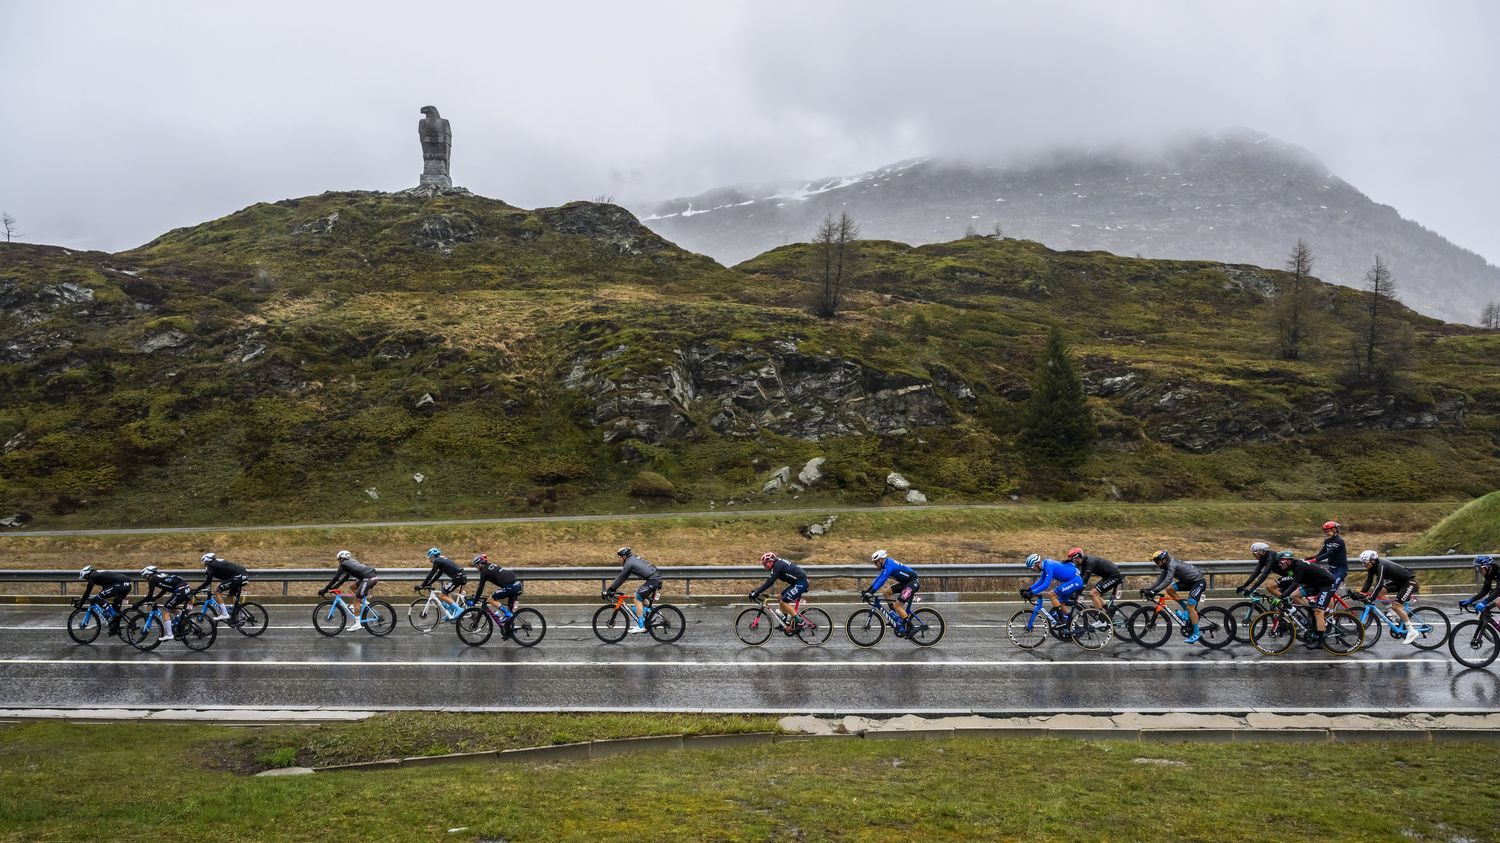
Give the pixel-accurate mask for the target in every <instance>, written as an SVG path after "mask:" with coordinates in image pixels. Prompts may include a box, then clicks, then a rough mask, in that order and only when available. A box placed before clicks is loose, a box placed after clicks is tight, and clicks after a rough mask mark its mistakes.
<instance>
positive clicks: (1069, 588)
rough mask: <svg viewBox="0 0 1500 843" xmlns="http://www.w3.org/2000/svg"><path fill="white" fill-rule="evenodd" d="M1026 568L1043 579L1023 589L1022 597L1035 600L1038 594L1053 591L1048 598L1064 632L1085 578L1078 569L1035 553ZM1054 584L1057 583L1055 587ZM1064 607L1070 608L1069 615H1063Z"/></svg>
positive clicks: (1053, 614)
mask: <svg viewBox="0 0 1500 843" xmlns="http://www.w3.org/2000/svg"><path fill="white" fill-rule="evenodd" d="M1026 568H1027V569H1028V570H1034V571H1038V572H1039V573H1040V574H1041V579H1039V580H1037V581H1036V582H1034V583H1032V584H1031V585H1029V586H1027V587H1026V588H1023V589H1021V596H1022V597H1023V598H1025V599H1027V600H1031V599H1033V598H1035V597H1036V596H1037V595H1038V594H1042V593H1044V592H1046V591H1047V590H1048V589H1052V593H1051V594H1048V595H1047V597H1048V599H1049V600H1051V601H1052V617H1053V618H1054V619H1056V621H1057V624H1058V626H1060V627H1061V628H1062V629H1063V630H1064V632H1066V630H1067V628H1068V618H1069V617H1071V616H1072V614H1073V610H1072V606H1073V601H1074V599H1075V598H1077V597H1078V593H1079V592H1080V591H1083V577H1082V576H1081V575H1080V574H1079V573H1078V569H1077V568H1076V567H1074V566H1073V565H1071V564H1069V563H1067V562H1059V561H1057V560H1056V559H1043V558H1042V557H1041V556H1040V555H1039V554H1036V553H1033V554H1031V555H1030V556H1028V557H1026ZM1053 583H1057V585H1056V586H1053ZM1063 606H1067V607H1068V613H1067V614H1066V615H1065V614H1062V612H1061V609H1062V607H1063Z"/></svg>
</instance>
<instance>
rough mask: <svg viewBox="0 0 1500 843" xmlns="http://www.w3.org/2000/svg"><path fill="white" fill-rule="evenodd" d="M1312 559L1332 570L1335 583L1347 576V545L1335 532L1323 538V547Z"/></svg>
mask: <svg viewBox="0 0 1500 843" xmlns="http://www.w3.org/2000/svg"><path fill="white" fill-rule="evenodd" d="M1313 561H1314V562H1317V563H1319V564H1321V565H1326V566H1327V567H1328V570H1329V571H1331V572H1333V576H1334V582H1335V583H1340V582H1343V581H1344V580H1345V579H1346V578H1347V577H1348V576H1349V547H1348V546H1347V545H1345V544H1344V537H1343V536H1341V535H1338V534H1337V533H1335V534H1334V535H1331V536H1329V537H1328V538H1326V539H1324V540H1323V549H1322V550H1320V551H1318V555H1317V556H1314V557H1313Z"/></svg>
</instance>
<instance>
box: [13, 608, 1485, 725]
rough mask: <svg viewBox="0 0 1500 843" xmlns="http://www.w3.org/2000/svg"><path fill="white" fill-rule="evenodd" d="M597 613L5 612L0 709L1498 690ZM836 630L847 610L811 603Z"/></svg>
mask: <svg viewBox="0 0 1500 843" xmlns="http://www.w3.org/2000/svg"><path fill="white" fill-rule="evenodd" d="M596 605H597V604H595V605H579V604H572V605H542V606H539V608H540V609H541V610H542V611H543V613H544V614H545V615H546V616H547V620H548V624H549V629H548V632H547V637H546V640H545V641H543V642H542V643H541V644H540V645H539V646H537V647H535V648H533V649H530V650H524V649H521V648H519V647H516V646H515V645H513V644H510V643H508V642H502V641H500V639H499V637H498V636H496V638H495V639H494V640H492V641H491V642H490V643H489V644H488V645H486V646H484V647H480V648H471V647H468V646H466V645H464V644H463V643H462V642H461V641H459V640H458V638H457V637H456V636H455V635H454V633H453V630H452V627H450V626H446V625H445V626H443V627H441V628H439V629H438V630H437V631H435V632H434V633H432V634H430V635H421V634H419V633H417V632H415V631H414V630H412V628H411V627H410V626H408V625H407V623H406V620H405V614H404V613H405V609H404V607H402V608H401V609H400V611H401V614H402V618H401V621H400V624H399V625H398V626H397V628H396V631H395V632H394V633H393V634H392V635H390V636H388V637H385V638H375V637H373V636H371V635H369V634H368V633H366V632H364V631H362V630H356V631H345V632H344V633H343V634H342V635H340V636H338V637H336V638H331V639H330V638H324V637H322V636H320V635H318V634H317V633H316V632H315V631H314V630H313V629H312V626H311V611H312V610H311V607H309V606H306V605H301V606H272V607H270V609H271V627H270V629H268V630H267V631H266V633H265V634H264V635H262V636H261V637H259V638H255V639H249V638H244V637H242V636H240V635H239V634H237V633H235V632H233V631H231V630H228V629H221V630H220V636H219V639H218V642H217V643H216V644H215V645H214V647H213V648H212V649H210V650H209V651H207V652H204V653H194V652H192V651H189V650H188V649H187V648H185V647H183V646H181V645H180V644H175V643H171V642H169V643H167V644H164V645H162V646H161V647H160V648H159V649H158V650H157V651H155V652H152V653H140V652H137V651H135V650H134V649H132V648H130V647H128V646H127V645H124V644H122V643H120V642H119V641H118V640H116V639H109V640H108V643H103V642H105V638H104V637H102V636H101V638H100V640H99V641H98V642H96V643H94V644H92V645H88V646H79V645H76V644H74V643H73V642H72V641H71V640H70V639H69V638H68V637H67V634H66V632H65V631H64V629H63V619H64V617H65V614H66V609H65V608H64V607H57V606H48V607H44V606H5V607H0V708H110V707H122V708H216V707H222V708H226V709H236V708H246V709H289V708H351V709H399V708H449V709H475V710H496V711H499V710H511V711H517V710H548V711H556V710H573V711H582V710H658V711H726V712H745V711H750V712H770V713H778V714H782V713H822V714H832V713H853V714H881V715H887V714H892V713H907V712H910V713H918V714H936V713H978V714H1002V713H1028V714H1030V713H1055V712H1089V711H1223V712H1244V711H1249V710H1252V709H1253V710H1282V711H1321V712H1333V711H1340V712H1342V711H1368V712H1385V711H1432V712H1436V711H1495V710H1497V709H1500V674H1497V673H1495V672H1491V671H1487V670H1486V671H1475V670H1465V669H1463V667H1462V666H1461V665H1459V664H1457V663H1456V662H1454V661H1453V660H1452V659H1451V658H1450V657H1449V656H1448V654H1447V650H1446V648H1444V649H1439V650H1435V651H1432V652H1424V651H1420V650H1416V649H1414V648H1412V647H1408V646H1405V645H1401V644H1397V643H1392V642H1390V641H1389V640H1388V639H1386V638H1384V637H1382V640H1381V642H1380V644H1379V645H1378V646H1377V647H1375V648H1374V650H1372V651H1367V652H1364V653H1360V654H1358V655H1355V656H1353V657H1349V658H1334V657H1331V656H1329V655H1328V654H1326V653H1322V652H1313V651H1310V650H1305V649H1303V648H1302V647H1301V646H1300V645H1298V646H1297V647H1296V649H1295V650H1294V651H1293V652H1291V653H1289V654H1287V655H1285V656H1281V657H1277V658H1270V657H1265V656H1262V655H1260V654H1259V653H1257V652H1255V651H1254V650H1253V649H1251V648H1250V647H1249V646H1248V645H1238V644H1231V645H1230V646H1229V647H1228V648H1226V649H1224V650H1221V651H1218V652H1210V651H1207V650H1204V649H1203V648H1201V647H1198V646H1196V645H1194V646H1189V645H1186V644H1183V643H1182V642H1181V640H1180V639H1175V638H1174V640H1172V641H1171V642H1169V643H1168V644H1167V645H1166V646H1165V647H1163V648H1161V649H1158V650H1143V649H1141V648H1139V647H1136V646H1134V645H1131V644H1122V643H1118V642H1117V643H1114V644H1111V645H1110V646H1109V647H1108V648H1106V649H1105V650H1103V651H1100V652H1098V653H1089V652H1085V651H1083V650H1082V649H1080V648H1078V647H1076V646H1074V645H1072V644H1070V643H1063V642H1056V641H1051V642H1048V643H1046V644H1044V645H1043V646H1042V647H1041V648H1040V649H1038V650H1035V651H1031V652H1026V651H1022V650H1019V649H1017V648H1016V647H1014V646H1013V645H1012V644H1011V643H1010V641H1009V640H1008V639H1007V638H1006V636H1005V632H1004V629H1003V625H1004V621H1003V619H1004V618H1008V617H1009V616H1010V614H1011V613H1012V612H1013V611H1015V609H1016V608H1017V606H1016V605H1015V604H972V603H967V604H939V605H936V606H935V608H938V609H939V610H940V611H942V612H943V614H944V616H945V617H946V618H947V621H948V631H947V634H946V636H945V637H944V639H943V640H942V641H941V642H940V643H939V644H938V645H937V646H936V647H933V648H930V649H921V648H918V647H916V646H914V645H912V644H910V643H908V642H906V641H903V640H900V639H896V638H893V637H891V636H889V635H888V636H887V637H886V638H885V639H884V640H883V641H882V642H881V643H880V644H879V645H878V646H876V647H874V648H872V649H869V650H862V649H860V648H858V647H855V646H854V645H853V644H851V643H850V642H849V641H848V640H847V639H846V638H845V637H844V635H843V631H842V629H840V630H839V631H838V632H837V633H835V635H834V637H833V638H832V639H831V640H830V641H829V642H828V643H827V644H825V645H824V646H822V647H808V646H807V645H804V644H802V643H801V642H799V641H797V640H795V639H788V638H785V637H783V636H781V635H774V636H773V638H772V640H771V641H769V642H767V643H766V644H765V645H764V646H760V647H748V646H745V645H743V644H741V643H740V642H739V641H738V639H736V638H735V636H734V630H733V627H732V624H733V618H734V615H735V613H737V612H738V611H739V608H741V607H732V608H716V607H702V606H689V607H687V617H688V630H687V633H686V634H685V635H684V636H683V638H682V639H681V640H680V641H679V642H678V643H676V644H670V645H665V644H657V643H655V642H654V641H651V640H650V638H649V637H648V636H644V635H642V636H630V637H629V638H627V639H626V640H625V642H623V643H621V644H603V643H600V642H599V641H598V639H596V638H595V637H594V635H593V633H592V631H591V630H590V628H589V618H590V617H591V615H592V613H593V611H594V609H595V608H596ZM822 605H823V606H824V608H826V609H828V610H829V612H830V614H832V615H833V617H834V619H835V622H836V623H838V624H840V625H842V622H843V620H844V618H846V617H847V616H848V615H849V613H850V612H851V611H853V609H854V608H856V607H855V606H854V605H834V604H822Z"/></svg>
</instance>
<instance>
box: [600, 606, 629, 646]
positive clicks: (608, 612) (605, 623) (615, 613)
mask: <svg viewBox="0 0 1500 843" xmlns="http://www.w3.org/2000/svg"><path fill="white" fill-rule="evenodd" d="M631 623H633V621H631V619H630V613H629V612H627V611H625V609H624V608H619V609H616V608H615V607H614V606H613V605H609V606H600V607H599V611H597V612H595V613H594V634H595V635H597V636H598V637H599V640H600V641H603V642H604V643H606V644H615V643H618V642H619V641H620V640H621V639H623V638H624V637H625V636H626V635H627V634H628V633H629V632H630V624H631Z"/></svg>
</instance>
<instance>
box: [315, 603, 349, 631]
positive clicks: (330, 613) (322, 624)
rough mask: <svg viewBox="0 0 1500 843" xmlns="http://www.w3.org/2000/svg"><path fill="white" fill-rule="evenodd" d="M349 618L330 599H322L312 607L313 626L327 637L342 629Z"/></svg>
mask: <svg viewBox="0 0 1500 843" xmlns="http://www.w3.org/2000/svg"><path fill="white" fill-rule="evenodd" d="M348 623H349V618H348V617H347V616H346V615H345V614H344V610H343V609H340V608H339V607H338V606H337V605H336V604H335V603H334V602H333V601H332V600H324V601H323V602H322V603H319V604H318V605H317V606H314V607H313V628H314V629H316V630H317V631H318V632H320V633H322V634H323V635H327V636H329V637H332V636H335V635H338V634H339V633H340V632H343V631H344V626H345V625H346V624H348Z"/></svg>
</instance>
